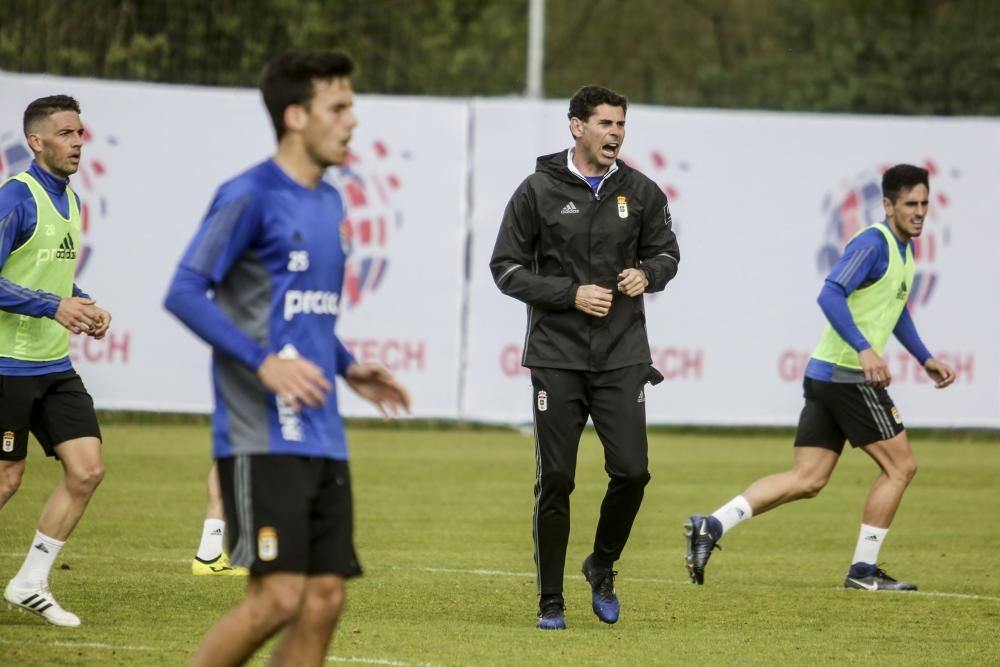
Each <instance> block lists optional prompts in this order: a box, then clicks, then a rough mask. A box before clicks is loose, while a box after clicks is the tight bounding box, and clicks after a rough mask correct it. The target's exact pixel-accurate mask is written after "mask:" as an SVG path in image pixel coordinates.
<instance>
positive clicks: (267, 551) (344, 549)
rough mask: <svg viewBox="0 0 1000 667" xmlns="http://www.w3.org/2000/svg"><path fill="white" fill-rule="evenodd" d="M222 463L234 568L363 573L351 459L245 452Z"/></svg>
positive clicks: (347, 574) (221, 478)
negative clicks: (357, 543)
mask: <svg viewBox="0 0 1000 667" xmlns="http://www.w3.org/2000/svg"><path fill="white" fill-rule="evenodd" d="M218 463H219V485H220V487H221V488H222V502H223V505H224V508H225V514H226V534H227V536H228V538H229V559H230V561H231V562H232V563H233V564H234V565H241V566H243V567H248V568H250V572H251V573H252V574H255V575H259V574H268V573H271V572H295V573H302V574H307V575H317V574H337V575H340V576H342V577H344V578H349V577H356V576H358V575H360V574H361V565H360V564H359V563H358V556H357V554H356V553H355V551H354V508H353V502H352V499H351V476H350V471H349V469H348V465H347V461H335V460H333V459H325V458H313V457H307V456H292V455H272V454H243V455H239V456H234V457H231V458H224V459H219V461H218Z"/></svg>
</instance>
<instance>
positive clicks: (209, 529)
mask: <svg viewBox="0 0 1000 667" xmlns="http://www.w3.org/2000/svg"><path fill="white" fill-rule="evenodd" d="M225 530H226V522H225V521H223V520H222V519H205V526H204V528H202V529H201V544H199V545H198V558H200V559H201V560H203V561H207V562H209V563H210V562H212V561H213V560H215V559H216V558H218V557H219V556H221V555H222V534H223V533H224V532H225Z"/></svg>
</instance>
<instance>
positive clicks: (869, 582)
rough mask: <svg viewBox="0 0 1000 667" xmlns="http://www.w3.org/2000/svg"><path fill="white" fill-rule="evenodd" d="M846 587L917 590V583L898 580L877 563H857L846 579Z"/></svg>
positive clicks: (875, 589)
mask: <svg viewBox="0 0 1000 667" xmlns="http://www.w3.org/2000/svg"><path fill="white" fill-rule="evenodd" d="M844 588H856V589H860V590H863V591H915V590H917V585H916V584H911V583H910V582H908V581H896V580H895V579H893V578H892V577H890V576H889V575H888V574H887V573H886V571H885V570H883V569H882V568H880V567H878V566H877V565H871V564H869V563H855V564H854V565H852V566H851V569H850V571H849V572H848V573H847V578H846V579H844Z"/></svg>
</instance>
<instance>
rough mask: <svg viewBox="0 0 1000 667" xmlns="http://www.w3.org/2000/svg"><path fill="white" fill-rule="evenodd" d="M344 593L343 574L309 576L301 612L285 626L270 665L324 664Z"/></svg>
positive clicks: (307, 665)
mask: <svg viewBox="0 0 1000 667" xmlns="http://www.w3.org/2000/svg"><path fill="white" fill-rule="evenodd" d="M345 593H346V591H345V586H344V579H343V578H342V577H338V576H335V575H322V576H313V577H309V579H308V580H307V583H306V591H305V596H304V599H303V601H302V605H301V606H300V607H299V613H298V614H297V615H296V616H295V618H293V619H292V621H291V622H290V623H289V624H288V627H286V628H285V632H284V633H283V634H282V636H281V640H280V642H279V643H278V647H277V649H276V650H275V652H274V656H273V657H272V658H271V665H274V666H275V667H298V666H299V665H302V666H305V667H309V666H313V665H316V666H318V665H322V664H324V662H325V661H326V651H327V649H328V647H329V646H330V638H331V637H332V636H333V631H334V629H335V628H336V626H337V621H338V620H339V619H340V614H341V611H343V609H344V598H345Z"/></svg>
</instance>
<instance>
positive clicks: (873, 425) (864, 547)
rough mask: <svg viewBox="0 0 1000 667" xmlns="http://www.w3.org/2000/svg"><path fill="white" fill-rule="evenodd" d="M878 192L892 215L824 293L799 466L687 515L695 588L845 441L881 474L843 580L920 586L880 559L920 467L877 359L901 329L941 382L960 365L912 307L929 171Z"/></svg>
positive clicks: (889, 181)
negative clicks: (713, 560)
mask: <svg viewBox="0 0 1000 667" xmlns="http://www.w3.org/2000/svg"><path fill="white" fill-rule="evenodd" d="M882 196H883V199H882V204H883V207H884V209H885V215H886V218H885V221H884V222H882V223H879V224H876V225H872V226H871V227H868V228H866V229H864V230H862V231H861V232H860V233H858V234H857V235H855V237H854V238H853V239H852V240H851V241H850V242H849V243H848V244H847V247H846V248H845V249H844V254H843V256H842V257H841V258H840V260H839V261H838V262H837V264H836V266H834V267H833V270H832V271H830V274H829V275H828V276H827V278H826V282H825V283H824V285H823V289H822V291H821V292H820V295H819V299H818V300H819V305H820V308H821V309H822V310H823V313H824V315H826V318H827V320H828V321H829V326H828V327H827V329H826V331H825V333H824V335H823V338H822V339H821V340H820V344H819V345H818V346H817V347H816V349H815V350H814V351H813V353H812V356H811V357H810V359H809V363H808V364H807V366H806V371H805V379H804V381H803V389H804V394H805V407H803V409H802V414H801V416H800V417H799V424H798V430H797V431H796V434H795V459H794V463H793V465H792V468H791V469H790V470H788V471H786V472H781V473H777V474H774V475H768V476H767V477H763V478H761V479H758V480H757V481H755V482H754V483H753V484H751V485H750V486H749V487H748V488H747V489H746V490H745V491H744V492H743V493H742V494H741V495H738V496H736V497H735V498H733V499H732V500H730V501H729V502H728V503H726V504H725V505H723V506H722V507H720V508H719V509H718V510H716V511H715V512H714V513H713V514H711V515H709V516H702V515H697V514H696V515H693V516H691V517H690V518H689V519H688V522H687V524H686V525H685V527H684V530H685V535H686V540H687V549H686V554H685V560H686V562H687V566H688V573H689V575H690V577H691V581H692V582H693V583H695V584H702V583H704V577H705V565H706V564H707V563H708V559H709V556H711V554H712V550H713V549H714V548H715V547H716V544H717V542H718V541H719V539H720V538H721V537H722V536H723V535H724V534H725V533H727V532H728V531H729V530H730V529H732V528H733V527H735V526H736V525H738V524H739V523H742V522H743V521H746V520H748V519H750V518H751V517H754V516H757V515H758V514H761V513H763V512H766V511H768V510H772V509H774V508H775V507H779V506H781V505H784V504H785V503H788V502H791V501H794V500H799V499H802V498H813V497H815V496H816V495H817V494H818V493H819V492H820V491H821V490H822V489H823V487H825V486H826V484H827V482H828V481H829V480H830V475H831V473H833V469H834V467H835V466H836V465H837V461H838V460H839V459H840V454H841V452H842V451H843V449H844V442H845V440H849V441H850V443H851V446H853V447H858V448H860V449H862V450H863V451H864V452H865V453H866V454H868V456H870V457H871V458H872V460H873V461H874V462H875V464H876V465H877V466H878V467H879V470H880V474H879V476H878V477H877V478H876V479H875V483H874V484H873V485H872V488H871V490H870V491H869V493H868V498H867V500H866V501H865V506H864V511H863V513H862V523H861V532H860V534H859V535H858V541H857V545H856V547H855V551H854V557H853V559H852V561H851V563H852V564H851V567H850V569H849V570H848V573H847V577H846V578H845V580H844V587H845V588H853V589H862V590H869V591H880V590H916V588H917V587H916V585H914V584H912V583H909V582H905V581H897V580H896V579H894V578H893V577H890V576H889V575H888V574H886V572H885V571H884V570H883V569H882V568H881V567H879V565H878V556H879V551H880V549H881V547H882V543H883V541H884V540H885V537H886V535H887V534H888V532H889V525H890V524H891V523H892V519H893V517H894V516H895V515H896V510H897V509H898V508H899V504H900V502H901V501H902V499H903V493H904V492H905V491H906V487H907V486H908V485H909V483H910V481H911V480H912V479H913V475H914V474H915V473H916V470H917V464H916V461H915V460H914V457H913V451H912V449H911V448H910V443H909V441H908V440H907V437H906V429H905V428H904V426H903V420H902V418H901V417H900V415H899V411H898V410H897V409H896V406H895V405H894V404H893V402H892V399H891V398H890V397H889V394H888V392H887V391H886V387H888V386H889V383H890V382H891V381H892V376H891V373H890V370H889V365H888V364H887V363H886V360H885V359H884V358H883V356H882V355H883V350H884V347H885V343H886V341H887V340H888V338H889V337H890V335H894V336H895V337H896V338H897V340H899V342H900V343H902V344H903V347H905V348H906V350H907V351H908V352H909V353H910V354H912V355H913V356H914V357H915V358H916V359H917V361H919V362H920V365H921V366H923V367H924V370H925V371H926V373H927V375H928V377H930V378H931V380H933V381H934V383H935V386H936V387H938V388H939V389H940V388H944V387H947V386H949V385H950V384H952V382H954V381H955V371H954V370H953V369H952V368H951V367H950V366H949V365H948V364H946V363H944V362H942V361H939V360H937V359H935V358H934V357H933V356H932V355H931V353H930V352H929V351H928V350H927V348H926V347H925V346H924V344H923V342H922V341H921V340H920V336H918V335H917V329H916V327H915V326H914V324H913V319H912V318H911V317H910V314H909V311H908V310H907V309H906V302H907V299H908V297H909V292H910V289H911V288H912V285H913V276H914V257H913V241H912V239H913V238H915V237H917V236H920V232H921V231H923V225H924V218H925V217H926V215H927V207H928V204H929V196H930V184H929V182H928V174H927V170H926V169H922V168H920V167H915V166H912V165H906V164H901V165H896V166H894V167H892V168H891V169H888V170H887V171H886V172H885V173H884V174H883V175H882Z"/></svg>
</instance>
